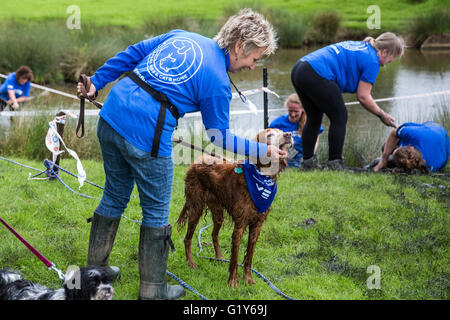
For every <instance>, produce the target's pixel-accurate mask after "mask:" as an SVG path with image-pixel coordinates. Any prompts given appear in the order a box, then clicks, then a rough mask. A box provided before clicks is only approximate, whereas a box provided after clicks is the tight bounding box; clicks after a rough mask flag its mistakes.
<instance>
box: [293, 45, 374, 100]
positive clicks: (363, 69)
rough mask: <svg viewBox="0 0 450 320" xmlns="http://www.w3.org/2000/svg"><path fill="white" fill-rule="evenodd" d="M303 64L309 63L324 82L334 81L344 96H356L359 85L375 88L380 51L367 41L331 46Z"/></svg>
mask: <svg viewBox="0 0 450 320" xmlns="http://www.w3.org/2000/svg"><path fill="white" fill-rule="evenodd" d="M300 60H302V61H306V62H308V63H309V64H310V65H311V67H312V68H313V69H314V71H316V72H317V74H318V75H319V76H321V77H322V78H325V79H328V80H333V81H335V82H336V84H337V85H338V86H339V89H340V90H341V92H348V93H354V92H356V90H357V89H358V84H359V81H364V82H368V83H371V84H372V85H374V84H375V80H376V79H377V76H378V72H379V71H380V62H379V59H378V55H377V51H376V50H375V49H374V48H373V47H372V46H371V45H370V44H369V43H368V42H365V41H344V42H339V43H335V44H331V45H329V46H326V47H324V48H321V49H319V50H316V51H314V52H311V53H310V54H308V55H306V56H304V57H303V58H301V59H300Z"/></svg>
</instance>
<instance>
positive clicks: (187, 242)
mask: <svg viewBox="0 0 450 320" xmlns="http://www.w3.org/2000/svg"><path fill="white" fill-rule="evenodd" d="M183 210H185V208H183ZM202 211H203V209H201V211H200V212H198V213H197V212H195V213H194V212H190V214H189V218H188V226H187V232H186V236H185V237H184V250H185V253H186V259H187V262H188V266H189V267H191V268H193V269H198V267H197V265H196V264H195V263H194V260H193V259H192V250H191V244H192V237H193V236H194V232H195V229H196V228H197V224H198V222H199V220H200V217H201V216H202V214H201V213H202Z"/></svg>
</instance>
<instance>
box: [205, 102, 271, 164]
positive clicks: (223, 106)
mask: <svg viewBox="0 0 450 320" xmlns="http://www.w3.org/2000/svg"><path fill="white" fill-rule="evenodd" d="M230 99H231V94H230V95H228V96H226V95H224V96H219V97H207V98H203V99H201V100H200V112H201V114H202V120H203V124H204V126H205V129H206V133H207V134H208V137H209V139H210V140H211V142H212V143H213V144H214V145H216V146H218V147H220V148H223V149H225V150H227V151H231V152H234V153H237V154H242V155H245V156H254V157H258V156H259V155H260V154H261V155H265V154H266V153H267V145H266V144H264V143H258V142H256V141H251V140H249V139H246V138H241V137H238V136H236V135H234V134H233V133H231V132H230V130H229V119H230V113H229V110H230Z"/></svg>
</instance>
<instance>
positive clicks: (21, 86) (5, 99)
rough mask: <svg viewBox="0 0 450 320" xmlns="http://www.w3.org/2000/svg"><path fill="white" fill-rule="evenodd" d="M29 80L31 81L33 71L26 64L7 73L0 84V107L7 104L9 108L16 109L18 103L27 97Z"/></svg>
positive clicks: (28, 94)
mask: <svg viewBox="0 0 450 320" xmlns="http://www.w3.org/2000/svg"><path fill="white" fill-rule="evenodd" d="M31 81H33V71H32V70H31V69H30V67H27V66H21V67H20V68H19V69H17V71H16V72H13V73H11V74H9V75H8V77H7V78H6V80H5V82H3V84H2V85H1V86H0V107H1V109H2V110H3V108H4V107H5V106H6V105H9V106H10V108H11V109H13V110H16V109H17V108H19V103H22V102H25V101H26V100H27V99H29V96H30V86H31Z"/></svg>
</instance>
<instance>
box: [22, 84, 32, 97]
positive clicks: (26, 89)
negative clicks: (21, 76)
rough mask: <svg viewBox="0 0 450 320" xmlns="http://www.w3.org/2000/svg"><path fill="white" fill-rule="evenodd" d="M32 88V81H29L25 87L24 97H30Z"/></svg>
mask: <svg viewBox="0 0 450 320" xmlns="http://www.w3.org/2000/svg"><path fill="white" fill-rule="evenodd" d="M30 87H31V83H30V81H27V83H25V86H24V88H23V96H24V97H29V96H30Z"/></svg>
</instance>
